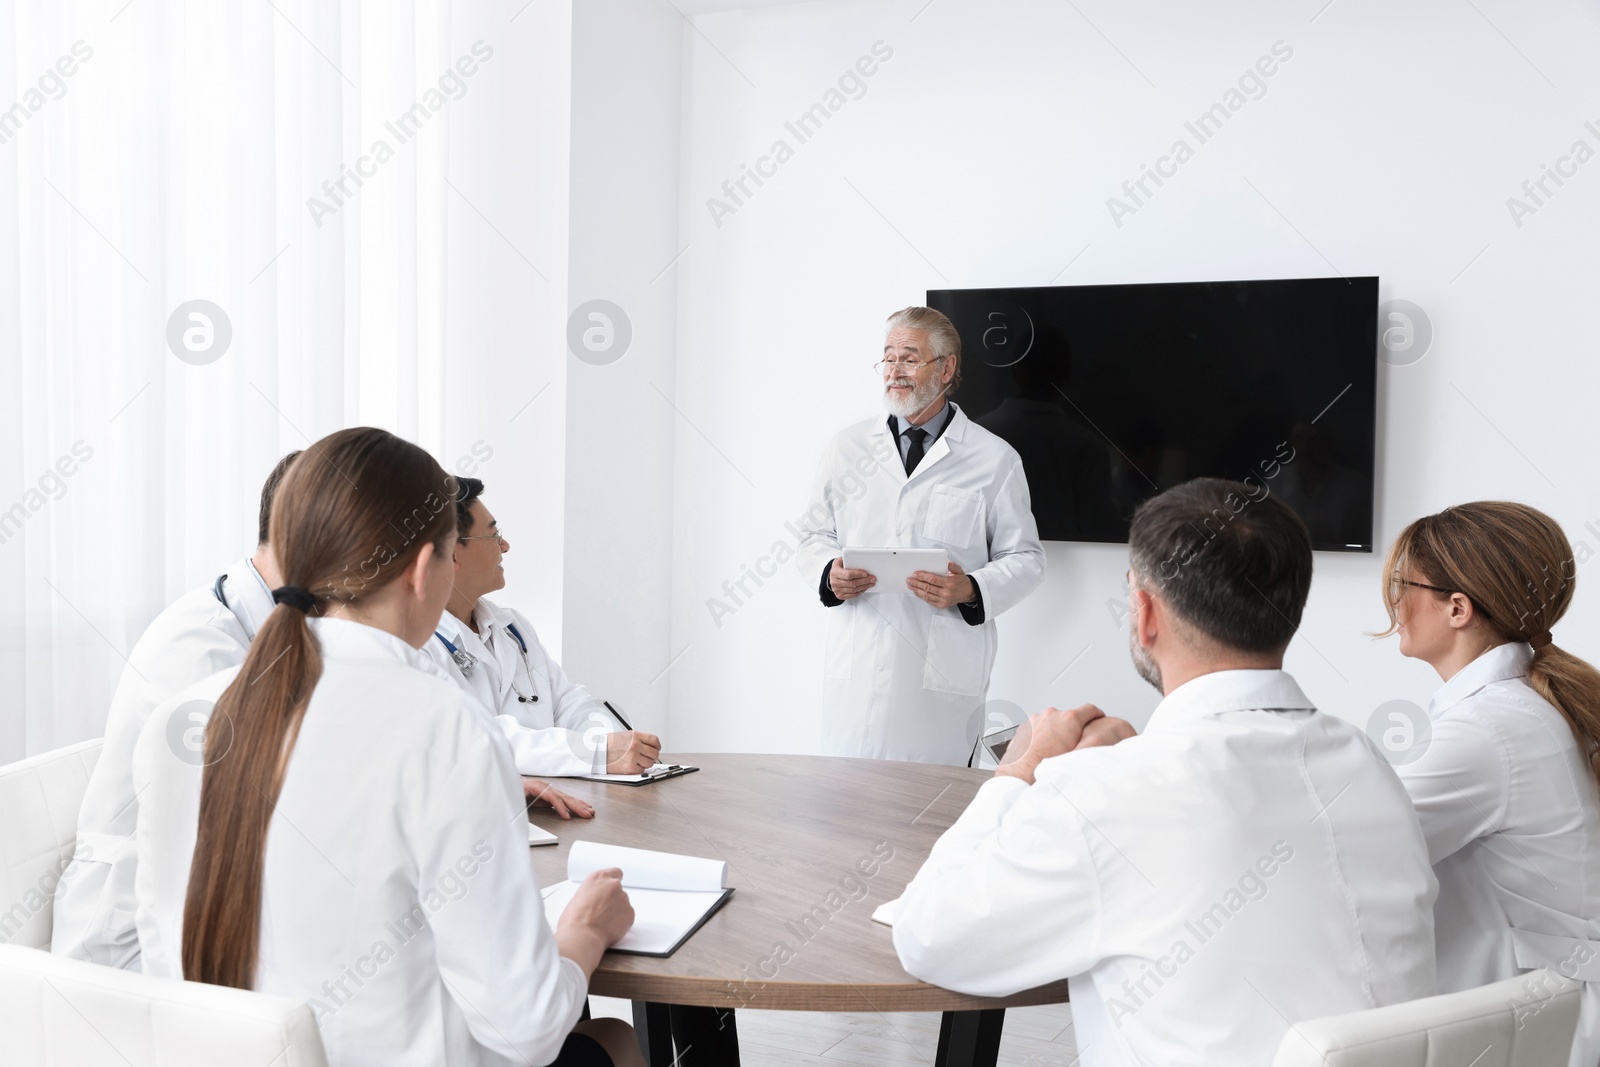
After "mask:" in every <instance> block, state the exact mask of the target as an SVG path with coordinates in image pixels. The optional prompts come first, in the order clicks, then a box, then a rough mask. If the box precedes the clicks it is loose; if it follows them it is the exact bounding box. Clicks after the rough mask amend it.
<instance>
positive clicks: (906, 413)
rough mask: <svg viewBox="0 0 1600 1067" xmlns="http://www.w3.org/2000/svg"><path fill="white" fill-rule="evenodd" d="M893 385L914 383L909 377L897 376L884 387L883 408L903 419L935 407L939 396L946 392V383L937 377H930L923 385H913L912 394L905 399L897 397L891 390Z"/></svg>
mask: <svg viewBox="0 0 1600 1067" xmlns="http://www.w3.org/2000/svg"><path fill="white" fill-rule="evenodd" d="M891 385H912V382H911V380H910V379H909V378H895V379H893V380H892V381H890V382H888V383H887V384H885V385H884V387H883V409H884V410H885V411H887V412H888V413H889V414H891V415H898V416H900V417H901V418H902V419H911V418H915V417H916V416H918V415H920V414H922V413H923V412H925V411H928V410H930V409H931V408H935V407H937V406H938V404H939V398H940V397H941V396H942V395H943V393H944V384H943V383H942V382H940V381H939V380H938V379H936V378H929V379H928V380H927V381H925V382H923V383H922V385H921V386H914V385H913V386H912V389H911V393H910V395H908V396H906V397H905V398H904V399H899V400H897V399H895V395H894V394H893V393H891V392H889V386H891Z"/></svg>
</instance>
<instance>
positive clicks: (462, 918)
mask: <svg viewBox="0 0 1600 1067" xmlns="http://www.w3.org/2000/svg"><path fill="white" fill-rule="evenodd" d="M453 489H454V487H453V486H452V485H451V484H450V483H449V482H448V480H447V478H446V475H445V473H444V471H442V470H441V469H440V468H439V465H438V464H437V463H435V462H434V460H433V459H432V457H430V456H429V455H428V454H427V453H426V452H424V451H423V450H422V449H420V448H417V447H416V446H415V445H412V444H409V443H408V442H406V441H403V440H401V439H400V438H398V437H395V436H394V435H392V434H389V433H386V432H384V431H382V430H375V429H367V428H362V429H352V430H343V431H340V432H338V433H335V434H332V435H330V436H328V437H326V438H324V439H323V440H321V441H319V442H317V443H316V444H315V445H312V446H311V447H310V448H309V449H308V450H307V451H306V452H304V453H303V454H302V455H301V456H300V458H299V459H298V460H297V461H296V462H295V464H294V465H293V467H291V468H290V470H289V473H288V474H287V476H286V477H285V478H284V480H283V484H282V486H281V487H280V488H279V490H278V495H277V498H276V503H275V506H274V508H273V512H272V530H271V538H272V545H273V549H274V552H275V554H276V556H277V560H278V565H279V569H280V571H281V573H282V576H283V581H284V585H283V586H282V587H280V588H278V589H276V590H275V591H274V594H273V599H274V601H275V602H276V603H277V607H276V608H274V609H273V611H272V613H271V614H270V615H269V616H268V617H267V620H266V622H265V623H264V624H263V625H262V627H261V629H260V631H259V632H258V633H257V635H256V639H255V642H254V644H252V646H251V649H250V654H249V656H248V657H247V658H246V659H245V662H244V664H243V666H241V667H239V668H237V669H236V670H235V671H233V672H231V673H229V674H228V675H227V676H225V677H224V676H220V675H219V676H216V677H214V678H213V679H211V680H209V682H208V683H202V684H201V686H197V687H195V689H192V690H190V691H188V692H187V693H185V694H182V695H180V697H179V698H178V699H177V700H176V701H174V702H169V705H168V706H167V707H166V708H164V709H162V710H161V711H158V712H157V714H156V715H154V716H152V719H151V725H150V726H149V727H147V729H146V730H145V732H144V733H143V734H142V735H141V736H140V739H139V747H138V751H137V753H136V755H135V766H136V772H135V774H136V782H137V780H139V779H142V780H143V783H144V784H145V785H146V786H147V787H148V789H149V795H152V796H153V797H155V802H154V803H152V804H150V805H148V810H146V807H147V806H145V805H141V812H140V819H139V826H138V839H139V841H138V848H139V858H140V861H141V862H142V863H143V862H146V861H148V863H149V866H148V868H146V869H144V870H141V871H140V884H139V887H138V898H139V931H140V939H141V945H145V944H146V943H147V939H153V940H154V941H157V942H165V945H162V944H154V945H152V946H151V947H152V949H153V951H152V955H151V957H150V959H149V962H150V963H152V964H154V965H155V968H156V969H157V971H158V973H159V970H160V969H161V968H162V967H166V968H169V969H177V967H178V966H179V965H180V964H181V975H182V977H184V978H188V979H191V980H194V981H200V982H210V983H213V984H216V985H226V986H235V987H238V988H243V989H255V990H258V991H261V992H266V993H274V994H278V995H281V996H286V997H292V998H296V999H301V1000H305V1001H307V1002H308V1003H309V1004H310V1005H311V1008H312V1011H313V1014H314V1015H315V1017H316V1021H317V1025H318V1028H319V1030H320V1031H321V1035H322V1041H323V1045H324V1047H325V1048H326V1050H327V1055H328V1062H329V1063H330V1064H331V1065H333V1067H350V1065H355V1064H373V1065H379V1064H381V1065H383V1067H396V1065H407V1064H415V1065H419V1067H420V1065H423V1064H428V1065H435V1064H450V1065H455V1064H491V1063H492V1064H501V1063H513V1062H514V1063H522V1064H547V1063H551V1062H555V1063H558V1064H611V1063H617V1064H638V1063H642V1059H641V1057H640V1056H639V1052H638V1047H637V1044H636V1043H635V1039H634V1036H633V1031H632V1029H631V1028H630V1027H628V1026H626V1025H625V1024H623V1023H620V1022H616V1021H615V1020H597V1021H595V1022H584V1023H579V1022H578V1018H579V1014H580V1013H581V1012H582V1010H583V1007H584V1000H585V996H586V993H587V987H588V980H589V976H590V975H592V973H593V971H594V968H595V967H596V966H597V965H598V963H599V961H600V957H601V955H602V954H603V953H604V952H605V950H606V949H607V948H608V947H609V946H610V945H611V944H613V943H614V942H615V941H616V940H617V939H618V938H619V937H621V936H622V934H623V933H624V932H625V931H626V930H627V929H628V927H629V926H630V925H631V924H632V921H633V911H632V908H631V907H630V906H629V904H628V899H627V895H626V894H625V893H624V892H623V891H622V888H621V873H620V872H619V871H615V870H612V871H602V872H598V873H597V874H595V875H593V876H591V877H590V879H589V880H588V881H586V882H585V883H584V885H583V887H582V888H581V889H580V890H579V892H578V895H577V897H576V898H575V899H574V901H573V903H572V904H571V905H570V906H569V907H568V908H567V910H566V911H565V912H564V913H563V915H562V918H561V921H560V924H559V926H558V927H557V929H556V930H555V931H554V934H553V935H552V932H551V930H550V927H549V926H548V925H547V924H546V922H545V918H544V911H543V909H542V907H541V900H540V895H539V887H538V885H537V884H536V883H535V881H534V877H533V869H532V866H531V865H530V864H529V862H528V856H527V849H528V844H527V832H526V822H527V819H526V814H525V809H524V806H523V805H524V798H523V792H522V787H521V781H520V778H519V776H518V774H517V772H516V769H515V768H514V767H513V766H512V765H511V757H510V753H509V751H508V750H507V747H506V744H505V741H504V739H503V738H501V737H499V736H498V735H497V733H496V732H495V731H494V730H493V729H492V728H491V725H490V723H489V721H488V717H487V716H486V715H485V714H484V713H483V711H482V709H481V708H478V707H476V706H475V704H474V703H473V698H472V697H471V696H469V695H468V694H466V693H464V692H462V691H461V689H460V688H459V687H458V686H456V685H454V684H453V683H452V682H450V681H449V680H448V679H447V678H445V677H444V676H442V675H441V674H440V673H439V672H438V671H437V669H436V668H434V666H433V665H432V663H431V662H430V661H429V660H428V658H427V657H426V656H424V655H423V654H422V653H421V652H419V651H418V649H419V648H420V647H421V646H422V645H423V644H424V643H425V642H427V641H429V640H431V639H432V637H433V631H434V627H435V626H437V625H438V622H439V614H440V612H441V611H442V610H443V608H444V605H445V602H446V601H447V600H449V598H450V590H451V579H452V577H453V574H454V562H453V560H452V552H453V549H454V546H455V534H456V531H455V507H454V491H453ZM209 699H215V709H214V711H211V712H210V716H209V721H206V718H205V715H204V714H203V713H202V712H197V711H195V710H194V709H196V708H198V709H205V708H206V707H207V704H206V703H196V702H197V701H200V702H204V701H207V700H209ZM199 721H204V722H205V731H204V747H203V750H201V751H193V750H192V746H191V750H190V751H189V753H188V755H187V756H185V748H186V745H188V742H187V741H184V740H182V739H184V738H185V737H186V734H190V733H193V728H192V726H191V723H193V722H199ZM202 767H203V769H201V768H202ZM186 773H187V777H186V776H185V774H186ZM196 773H198V774H199V776H200V783H199V792H198V797H195V790H194V787H193V785H192V779H193V775H194V774H196ZM185 794H187V796H185ZM175 798H176V799H175ZM185 806H187V808H188V811H189V814H188V817H187V819H185V818H182V817H178V816H176V815H175V814H174V812H175V811H176V810H179V809H181V808H183V807H185ZM196 812H197V814H196ZM196 819H198V827H196ZM196 829H198V834H196ZM190 842H192V844H193V848H192V856H193V861H192V864H191V863H189V862H188V861H189V854H188V849H187V844H188V843H190ZM179 916H181V922H180V921H179ZM180 931H181V932H180ZM174 942H176V943H174ZM575 1024H576V1030H575Z"/></svg>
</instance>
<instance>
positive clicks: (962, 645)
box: [922, 615, 988, 696]
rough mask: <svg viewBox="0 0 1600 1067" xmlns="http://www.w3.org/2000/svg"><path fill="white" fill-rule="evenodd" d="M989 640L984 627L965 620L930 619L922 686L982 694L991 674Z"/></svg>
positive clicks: (932, 690)
mask: <svg viewBox="0 0 1600 1067" xmlns="http://www.w3.org/2000/svg"><path fill="white" fill-rule="evenodd" d="M987 640H988V637H987V635H986V634H985V632H984V628H983V627H982V626H969V625H967V621H966V620H965V619H961V618H953V617H951V616H949V615H935V616H934V617H933V618H931V619H929V620H928V655H927V659H926V662H924V664H923V666H922V688H924V689H927V690H930V691H931V692H935V693H956V694H959V695H961V696H977V695H978V694H980V693H982V692H983V689H984V680H985V678H986V677H987V676H988V662H987V660H988V656H987V654H986V653H987V650H986V647H985V646H986V643H987Z"/></svg>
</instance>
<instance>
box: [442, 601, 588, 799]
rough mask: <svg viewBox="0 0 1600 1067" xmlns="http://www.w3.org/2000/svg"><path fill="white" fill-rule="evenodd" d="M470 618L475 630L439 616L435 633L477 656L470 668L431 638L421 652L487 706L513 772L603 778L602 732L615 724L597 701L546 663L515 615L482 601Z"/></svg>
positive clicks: (524, 622)
mask: <svg viewBox="0 0 1600 1067" xmlns="http://www.w3.org/2000/svg"><path fill="white" fill-rule="evenodd" d="M473 619H474V620H475V621H476V622H477V624H478V632H477V633H473V632H472V630H471V628H470V627H468V626H466V625H464V624H463V623H462V622H461V620H460V619H458V618H456V617H455V616H454V615H451V614H450V613H449V612H445V613H444V615H443V616H442V617H441V618H440V620H439V630H438V632H439V634H442V635H443V636H444V637H445V639H446V640H448V641H449V642H450V643H451V644H452V645H454V646H456V648H459V649H463V650H465V651H466V652H468V653H470V654H471V655H472V656H473V657H474V658H475V659H476V661H477V662H476V663H475V664H474V665H473V667H472V670H471V671H469V672H465V673H464V672H463V671H462V670H461V667H460V665H459V664H457V663H456V661H455V660H454V659H453V658H452V657H451V655H450V653H449V651H448V650H447V649H446V648H445V647H444V644H443V643H442V642H440V641H439V639H438V637H437V636H435V637H434V639H433V640H431V641H429V642H428V643H427V644H426V645H424V646H423V651H424V652H426V653H427V655H428V658H430V659H431V660H433V661H434V662H435V663H437V664H438V665H439V666H440V667H441V668H443V669H444V672H445V673H446V674H447V675H449V676H450V677H451V678H453V679H454V680H455V681H456V682H457V683H458V684H459V685H461V687H462V688H464V689H466V690H467V691H468V692H469V693H472V694H473V695H474V696H476V697H477V698H478V699H479V700H480V701H481V702H482V703H483V704H484V705H485V706H486V707H488V709H489V710H490V712H491V713H492V714H493V715H494V719H495V722H496V723H497V724H498V725H499V728H500V730H501V731H502V732H503V733H504V734H505V737H506V740H507V741H508V742H510V745H511V757H512V760H513V761H514V762H515V763H516V766H517V770H518V771H520V772H521V773H522V774H527V775H541V774H542V775H561V774H603V773H605V769H606V739H605V735H606V734H607V733H609V732H611V731H613V730H616V729H618V728H619V724H618V723H617V722H616V720H615V719H613V718H612V717H611V715H610V713H609V712H607V711H606V710H605V708H604V706H603V705H602V704H601V703H600V701H598V700H596V699H595V698H594V697H592V696H590V695H589V690H587V689H585V688H584V687H583V686H581V685H579V684H578V683H577V682H574V681H573V680H572V679H570V678H568V677H567V672H566V671H564V670H562V669H561V664H559V663H557V662H556V661H555V660H553V659H551V658H550V653H548V652H546V651H545V648H544V645H543V644H541V643H540V642H539V635H538V634H536V633H534V630H533V624H532V623H530V622H529V621H528V619H527V617H526V616H525V615H523V614H522V613H521V612H518V611H514V610H512V609H510V608H502V607H500V606H499V605H498V604H495V603H493V602H492V601H490V600H488V599H487V598H480V599H479V600H478V606H477V608H476V610H474V611H473ZM513 625H514V626H516V628H517V632H518V633H520V634H521V635H522V639H523V640H524V641H525V642H527V645H528V650H527V653H526V654H524V653H523V651H522V649H521V647H520V646H519V645H518V644H517V639H516V637H515V636H513V635H512V633H511V632H510V630H509V629H508V627H510V626H513ZM521 696H537V697H538V699H537V700H526V701H525V700H521V699H519V697H521Z"/></svg>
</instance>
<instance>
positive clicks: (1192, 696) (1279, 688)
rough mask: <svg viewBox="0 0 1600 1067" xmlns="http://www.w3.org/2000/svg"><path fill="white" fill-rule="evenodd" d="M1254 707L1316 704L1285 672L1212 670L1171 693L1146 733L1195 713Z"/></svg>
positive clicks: (1281, 708)
mask: <svg viewBox="0 0 1600 1067" xmlns="http://www.w3.org/2000/svg"><path fill="white" fill-rule="evenodd" d="M1254 710H1262V711H1316V710H1317V706H1316V705H1315V704H1313V703H1312V702H1311V701H1310V699H1309V698H1307V697H1306V695H1305V693H1303V692H1301V691H1300V685H1299V683H1297V682H1296V681H1295V680H1294V679H1293V678H1292V677H1290V676H1289V674H1288V673H1287V672H1286V671H1212V672H1211V673H1210V674H1202V675H1200V677H1198V678H1191V679H1189V680H1188V681H1187V682H1184V683H1183V684H1182V685H1180V686H1178V688H1176V689H1174V690H1173V691H1172V692H1170V693H1168V694H1167V695H1166V696H1165V697H1164V698H1163V699H1162V701H1161V703H1159V704H1157V705H1156V710H1155V712H1154V714H1152V715H1151V716H1150V722H1149V724H1148V725H1146V726H1145V728H1144V732H1145V733H1147V734H1148V733H1152V732H1155V731H1158V730H1163V729H1174V728H1177V727H1178V726H1179V724H1180V723H1182V722H1183V721H1184V720H1185V719H1188V718H1193V717H1195V716H1200V715H1217V714H1221V713H1222V712H1226V711H1254Z"/></svg>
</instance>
